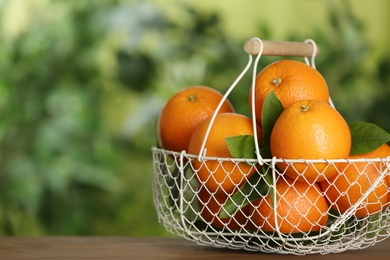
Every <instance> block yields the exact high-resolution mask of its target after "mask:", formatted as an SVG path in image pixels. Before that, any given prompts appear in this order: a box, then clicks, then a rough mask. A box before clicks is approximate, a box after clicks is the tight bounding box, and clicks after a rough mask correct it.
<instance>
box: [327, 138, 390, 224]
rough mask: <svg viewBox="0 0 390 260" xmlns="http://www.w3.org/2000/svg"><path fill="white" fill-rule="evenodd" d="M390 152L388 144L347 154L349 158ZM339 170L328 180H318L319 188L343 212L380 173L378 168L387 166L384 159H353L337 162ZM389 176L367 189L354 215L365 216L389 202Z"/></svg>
mask: <svg viewBox="0 0 390 260" xmlns="http://www.w3.org/2000/svg"><path fill="white" fill-rule="evenodd" d="M387 156H390V147H389V146H388V145H387V144H384V145H382V146H381V147H379V148H378V149H376V150H374V151H372V152H369V153H366V154H360V155H353V156H349V157H348V159H358V158H386V157H387ZM339 168H340V173H339V174H338V175H336V176H334V177H333V178H331V179H330V180H329V181H323V182H321V188H322V190H323V191H324V193H325V196H326V197H327V199H328V200H329V201H330V202H331V204H332V207H333V208H334V209H335V210H337V211H339V212H341V213H344V212H346V211H347V210H349V209H350V208H351V207H352V206H354V205H355V204H356V203H357V202H358V201H359V200H360V199H361V198H362V196H364V195H365V194H366V192H367V190H368V189H369V188H370V187H371V186H372V185H373V183H374V182H375V181H376V180H377V179H378V178H379V177H380V174H381V171H384V170H385V169H386V165H385V162H375V163H372V162H353V163H342V164H340V166H339ZM388 178H389V177H387V178H384V179H383V180H381V181H380V182H379V184H378V185H377V186H376V187H375V188H374V190H373V191H372V192H370V193H369V194H368V196H367V198H365V199H364V200H363V201H362V203H361V204H360V205H358V207H357V210H356V212H354V215H355V216H356V217H365V216H369V215H372V214H375V213H378V212H380V211H381V210H382V209H384V207H385V205H386V204H387V203H388V202H389V199H390V194H389V192H388V189H387V188H388V187H389V184H390V183H389V179H388Z"/></svg>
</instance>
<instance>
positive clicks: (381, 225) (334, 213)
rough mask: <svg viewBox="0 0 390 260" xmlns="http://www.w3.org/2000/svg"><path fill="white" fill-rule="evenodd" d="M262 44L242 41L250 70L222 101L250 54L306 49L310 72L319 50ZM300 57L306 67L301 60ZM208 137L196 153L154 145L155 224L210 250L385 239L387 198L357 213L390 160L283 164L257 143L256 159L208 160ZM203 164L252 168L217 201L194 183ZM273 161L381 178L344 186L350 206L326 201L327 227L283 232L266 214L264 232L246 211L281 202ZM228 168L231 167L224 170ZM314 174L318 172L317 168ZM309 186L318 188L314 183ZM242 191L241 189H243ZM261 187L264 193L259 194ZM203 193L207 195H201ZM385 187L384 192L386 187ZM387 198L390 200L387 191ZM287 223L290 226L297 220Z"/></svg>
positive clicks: (314, 247) (319, 249) (303, 250)
mask: <svg viewBox="0 0 390 260" xmlns="http://www.w3.org/2000/svg"><path fill="white" fill-rule="evenodd" d="M267 44H268V43H267ZM267 44H265V43H264V42H263V41H261V40H260V39H258V38H254V39H251V40H250V41H248V42H247V43H246V44H245V50H246V52H247V53H248V54H249V62H248V65H247V67H246V68H245V69H244V71H243V72H242V73H241V74H240V76H239V77H238V78H237V80H236V81H235V82H234V83H233V84H232V86H231V87H230V88H229V90H228V91H227V92H226V94H225V96H224V97H225V98H226V97H227V95H229V93H230V91H231V90H232V89H233V88H234V86H235V85H236V84H237V82H238V81H239V80H240V79H241V77H242V76H243V75H244V74H245V73H246V72H247V70H248V68H249V66H250V65H251V63H252V58H251V55H253V54H257V59H256V64H257V62H258V60H259V58H260V56H261V55H262V54H263V55H264V53H266V55H274V53H275V48H274V47H275V46H276V47H277V49H279V50H280V49H283V50H282V51H279V52H277V53H278V54H281V56H286V55H294V56H304V57H306V56H309V55H307V53H308V49H307V47H308V46H309V45H311V46H312V48H311V49H309V52H310V53H311V55H312V60H311V63H312V66H313V67H314V57H315V55H316V54H317V50H318V49H317V48H316V46H315V43H314V42H313V41H311V40H310V42H308V43H305V45H302V44H298V45H297V46H298V48H295V51H294V52H293V53H291V51H290V50H291V48H287V49H284V48H281V46H279V45H277V44H276V45H272V46H273V47H271V45H269V47H267ZM278 44H279V43H278ZM292 44H296V43H292ZM283 46H284V45H283ZM291 46H292V45H291ZM305 60H306V62H308V60H307V59H306V58H305ZM256 64H255V66H254V70H253V77H255V76H256V74H255V72H256ZM252 89H254V88H252ZM252 101H253V100H252ZM222 102H223V101H221V103H222ZM330 103H331V101H330ZM217 110H218V108H217ZM215 115H216V113H215V114H214V115H213V116H214V117H215ZM253 117H254V116H253ZM212 123H213V120H211V123H210V125H209V130H210V128H211V127H212ZM207 135H208V133H206V136H205V138H204V142H203V147H202V149H201V152H200V153H199V154H198V155H193V154H187V153H186V152H185V151H182V152H180V153H179V152H174V151H168V150H164V149H160V148H156V147H153V148H152V153H153V166H154V173H155V174H154V180H153V193H154V203H155V207H156V210H157V215H158V220H159V222H160V223H161V224H162V225H163V226H164V227H165V228H166V229H167V230H168V231H169V232H171V233H173V234H176V235H179V236H181V237H183V238H186V239H189V240H192V241H194V242H196V243H198V244H200V245H209V246H212V247H216V248H230V249H236V250H248V251H261V252H266V253H280V254H296V255H305V254H315V253H320V254H328V253H337V252H342V251H345V250H353V249H362V248H365V247H368V246H372V245H374V244H375V243H377V242H380V241H382V240H384V239H386V238H388V237H389V236H390V209H389V207H388V206H389V205H388V204H389V203H388V202H387V200H386V203H385V204H381V203H379V202H378V203H379V204H380V207H379V208H378V210H377V211H376V212H374V213H372V212H371V213H370V214H367V215H365V216H363V217H362V216H359V217H357V216H356V212H358V211H359V210H362V209H364V207H365V206H366V204H367V197H368V196H375V195H376V193H375V189H376V188H377V187H379V186H385V185H386V184H385V183H387V181H386V179H388V180H389V182H390V173H389V172H390V157H388V158H373V159H363V158H360V159H350V160H347V159H334V160H324V159H318V160H303V159H302V160H287V159H278V158H275V157H274V158H272V159H264V158H262V157H261V155H260V152H259V148H258V144H257V142H256V155H257V158H256V159H245V158H216V157H207V156H206V155H205V151H204V145H205V142H206V139H207ZM208 162H213V163H215V164H216V166H214V167H215V168H214V170H216V169H220V170H221V169H222V170H224V171H227V170H226V169H228V168H229V169H233V170H232V171H237V170H241V168H242V167H241V166H242V165H243V164H245V165H247V166H248V165H249V166H250V167H245V169H246V171H247V172H244V173H243V176H245V177H244V179H243V180H242V182H240V186H239V185H237V187H236V188H235V189H234V191H229V192H227V193H225V194H223V196H222V197H223V198H222V199H221V198H220V197H221V196H220V194H221V193H217V192H215V191H212V190H207V188H206V186H205V183H203V182H201V181H199V179H198V178H197V174H198V172H199V170H200V168H205V167H208V164H207V163H208ZM279 163H284V164H285V165H287V168H291V169H295V166H296V165H297V164H300V165H301V166H302V165H306V166H307V167H317V165H322V167H321V169H323V168H324V166H325V168H328V167H335V168H336V169H339V168H340V167H337V165H339V164H341V163H342V164H343V165H344V166H345V167H356V170H357V171H359V176H360V177H362V178H365V177H367V180H369V176H365V175H366V171H365V169H367V167H370V168H371V170H372V169H374V171H377V173H378V175H379V177H378V178H377V179H375V180H373V181H372V183H370V186H369V187H368V188H367V187H357V185H358V183H356V182H352V183H351V185H350V186H351V189H352V187H353V189H358V190H359V192H360V193H361V196H359V199H358V200H357V201H356V202H355V203H354V204H353V205H351V206H350V207H349V208H348V209H346V210H343V211H342V212H340V210H338V209H337V207H336V204H332V203H331V202H329V201H328V204H327V209H326V210H327V214H328V215H327V216H328V217H327V220H326V221H325V223H309V224H311V225H312V226H313V227H315V228H313V230H300V229H299V228H293V230H294V231H293V232H283V230H281V229H280V227H281V226H282V223H283V222H284V223H287V222H288V220H287V219H282V218H281V216H278V213H277V211H276V210H275V211H274V213H273V215H272V216H271V215H260V217H261V218H262V220H263V222H264V223H268V225H271V226H272V225H273V230H272V231H269V230H265V229H264V228H263V227H264V226H265V224H264V226H259V224H258V223H255V221H253V218H254V214H258V212H257V211H256V210H246V209H247V208H250V207H251V208H252V209H253V208H256V205H254V204H253V202H254V201H255V200H261V199H265V198H271V202H270V204H271V205H270V207H273V208H274V207H278V198H281V197H283V195H284V194H279V191H278V190H277V189H276V184H277V183H278V182H279V181H283V180H284V181H287V180H286V179H285V178H286V177H285V175H284V172H282V171H281V170H279V167H278V164H279ZM228 164H229V165H230V166H229V167H226V166H227V165H228ZM359 164H360V166H361V165H364V167H358V165H359ZM232 165H233V166H232ZM248 168H249V170H248ZM317 170H318V171H320V168H318V169H317ZM340 171H342V170H340ZM249 172H250V174H249ZM230 174H232V172H226V176H227V178H229V176H230ZM297 174H302V172H300V173H299V172H298V171H297ZM341 175H342V174H341ZM341 175H339V176H341ZM360 177H359V178H360ZM210 178H213V174H210ZM211 181H212V179H211ZM310 185H316V184H314V183H312V184H310ZM244 186H245V188H243V187H244ZM294 186H295V185H291V187H290V188H291V189H294ZM263 187H268V188H267V189H265V191H264V189H263ZM205 189H206V194H207V196H206V197H205V196H203V195H202V192H203V191H204V190H205ZM386 189H388V188H387V185H386ZM271 191H272V192H271ZM294 192H298V191H294ZM319 192H321V193H322V195H323V194H324V191H319ZM345 192H346V191H341V192H340V196H345ZM387 193H390V191H389V190H387ZM386 195H387V196H390V194H386ZM305 196H306V195H305V193H304V192H303V193H302V198H303V199H304V198H305ZM376 199H377V200H378V201H381V199H382V198H380V197H378V198H376ZM228 204H229V207H230V209H231V208H233V209H234V210H230V211H229V210H227V211H226V206H227V205H228ZM211 207H213V209H212V208H211ZM313 207H315V205H313ZM215 208H217V209H219V211H216V210H215ZM293 208H294V205H291V209H290V210H294V209H293ZM221 211H224V213H225V216H227V217H226V218H225V217H224V218H221V215H220V214H221ZM228 211H229V212H228ZM257 217H259V216H257ZM299 218H300V219H299V220H298V222H301V221H306V222H310V219H308V218H307V217H306V216H305V215H303V214H302V215H301V216H299ZM271 222H272V223H271ZM287 224H288V225H290V226H291V227H295V225H296V224H297V223H287ZM298 224H299V223H298ZM298 226H299V225H297V227H298Z"/></svg>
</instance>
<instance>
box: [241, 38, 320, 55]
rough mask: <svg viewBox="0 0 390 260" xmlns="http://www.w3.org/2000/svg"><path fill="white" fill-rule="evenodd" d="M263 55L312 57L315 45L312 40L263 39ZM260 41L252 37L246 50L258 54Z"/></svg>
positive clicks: (251, 53) (317, 50)
mask: <svg viewBox="0 0 390 260" xmlns="http://www.w3.org/2000/svg"><path fill="white" fill-rule="evenodd" d="M262 42H263V53H262V55H263V56H296V57H311V56H312V55H313V51H314V46H313V44H312V43H310V42H307V43H305V42H278V41H262ZM260 47H261V45H260V42H259V41H258V40H256V39H250V40H248V41H246V42H245V45H244V50H245V52H246V53H248V54H250V55H256V54H258V53H259V51H260ZM319 51H320V50H319V48H318V46H317V47H316V53H315V56H317V55H318V53H319Z"/></svg>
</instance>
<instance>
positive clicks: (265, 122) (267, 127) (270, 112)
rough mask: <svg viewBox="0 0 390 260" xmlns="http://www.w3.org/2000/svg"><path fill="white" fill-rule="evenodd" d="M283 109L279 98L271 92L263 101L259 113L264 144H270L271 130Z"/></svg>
mask: <svg viewBox="0 0 390 260" xmlns="http://www.w3.org/2000/svg"><path fill="white" fill-rule="evenodd" d="M283 110H284V108H283V105H282V103H281V102H280V100H279V98H278V97H277V96H276V95H275V93H274V91H271V92H270V93H269V94H268V95H267V97H266V98H265V100H264V103H263V110H262V113H261V126H262V129H263V138H264V144H265V145H266V146H267V145H269V144H270V139H271V132H272V128H273V127H274V125H275V122H276V120H277V119H278V117H279V115H280V114H281V113H282V112H283Z"/></svg>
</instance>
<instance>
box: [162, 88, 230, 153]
mask: <svg viewBox="0 0 390 260" xmlns="http://www.w3.org/2000/svg"><path fill="white" fill-rule="evenodd" d="M222 97H223V95H222V94H221V93H220V92H218V91H217V90H215V89H212V88H210V87H204V86H192V87H187V88H185V89H183V90H181V91H179V92H178V93H176V94H175V95H174V96H173V97H172V98H170V100H169V101H168V103H167V104H166V105H165V106H164V108H163V109H162V111H161V114H160V117H159V121H158V135H159V140H160V144H161V146H162V147H163V148H164V149H167V150H172V151H177V152H181V151H183V150H187V148H188V143H189V141H190V138H191V135H192V132H193V131H194V129H195V127H196V126H197V125H198V124H199V123H200V122H202V121H203V120H205V119H206V118H208V117H210V116H211V115H212V114H213V113H214V111H215V109H216V108H217V106H218V104H219V102H220V101H221V100H222ZM233 111H234V109H233V106H232V105H231V103H230V102H229V101H228V100H226V101H225V102H224V103H223V105H222V106H221V109H220V110H219V113H224V112H233Z"/></svg>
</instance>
